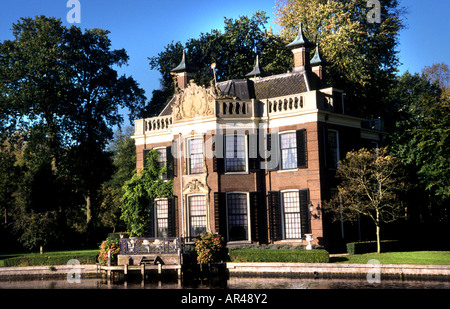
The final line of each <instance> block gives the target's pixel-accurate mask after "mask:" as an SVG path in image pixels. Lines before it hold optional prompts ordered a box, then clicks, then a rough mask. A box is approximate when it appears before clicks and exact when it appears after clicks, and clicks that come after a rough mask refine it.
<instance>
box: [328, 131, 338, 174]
mask: <svg viewBox="0 0 450 309" xmlns="http://www.w3.org/2000/svg"><path fill="white" fill-rule="evenodd" d="M327 135H328V136H327V137H328V153H327V155H328V158H327V161H328V162H327V163H328V166H329V167H331V168H337V167H338V163H339V160H340V158H339V133H338V131H335V130H328V134H327Z"/></svg>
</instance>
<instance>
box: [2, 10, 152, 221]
mask: <svg viewBox="0 0 450 309" xmlns="http://www.w3.org/2000/svg"><path fill="white" fill-rule="evenodd" d="M108 34H109V31H106V30H101V29H92V30H86V31H84V32H83V31H81V29H80V28H78V27H75V26H72V27H70V28H67V27H64V26H63V25H62V23H61V21H60V20H59V19H56V18H47V17H45V16H37V17H36V18H34V19H32V18H21V19H20V20H19V21H18V22H17V23H15V24H13V35H14V40H7V41H4V42H2V43H0V79H1V80H2V83H1V84H0V91H1V92H2V96H1V98H0V121H1V124H2V127H1V132H0V133H2V136H3V137H5V136H11V135H12V133H13V132H14V131H16V130H20V131H23V132H27V131H28V130H29V129H30V128H32V127H39V128H40V129H43V130H44V132H45V134H42V135H41V137H42V139H43V141H42V144H45V145H48V155H49V156H50V157H51V162H52V169H51V170H52V174H53V175H54V176H55V177H57V178H59V179H65V180H70V181H68V182H69V183H71V185H74V186H75V187H76V189H75V190H73V191H74V192H76V193H77V194H78V195H82V196H83V199H84V205H82V206H81V207H80V210H82V211H84V212H85V218H86V224H87V225H88V226H91V225H92V218H95V216H94V212H95V207H94V206H95V203H96V202H98V201H97V199H96V195H97V193H98V190H99V189H100V185H101V183H102V182H103V181H105V180H107V179H108V178H109V177H110V175H111V173H112V169H111V168H110V167H111V160H110V158H109V157H108V154H107V153H105V147H106V145H107V143H108V141H109V140H110V139H111V138H112V136H113V131H112V127H113V126H115V125H120V124H121V123H123V119H122V116H121V114H120V113H119V111H120V108H122V107H127V108H128V109H129V110H130V111H131V115H130V119H133V118H134V117H136V115H137V113H138V111H139V110H140V109H141V108H143V106H144V102H145V96H144V91H143V90H142V89H141V88H140V87H139V85H138V84H137V83H136V81H135V80H134V79H132V78H131V77H127V76H125V75H123V76H119V74H118V73H117V71H116V69H115V67H116V66H121V65H124V64H126V63H127V61H128V55H127V53H126V52H125V50H123V49H120V50H112V49H111V41H110V39H109V37H108ZM44 140H47V141H44ZM50 198H51V196H50Z"/></svg>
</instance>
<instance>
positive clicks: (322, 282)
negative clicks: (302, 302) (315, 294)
mask: <svg viewBox="0 0 450 309" xmlns="http://www.w3.org/2000/svg"><path fill="white" fill-rule="evenodd" d="M0 289H450V282H448V281H408V280H407V281H399V280H381V283H369V282H367V280H361V279H295V278H234V277H233V278H230V279H228V280H219V279H213V280H189V281H186V280H184V281H183V280H178V279H176V278H175V279H173V278H166V279H164V280H149V279H147V280H144V281H142V280H139V279H134V280H127V281H125V280H117V281H115V282H112V281H108V280H106V279H82V280H81V283H69V282H68V281H67V280H63V279H60V280H58V279H45V280H11V281H1V282H0Z"/></svg>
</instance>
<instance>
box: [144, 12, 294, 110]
mask: <svg viewBox="0 0 450 309" xmlns="http://www.w3.org/2000/svg"><path fill="white" fill-rule="evenodd" d="M268 19H269V18H268V17H267V16H266V13H265V12H261V11H257V12H255V13H254V14H253V15H252V16H251V17H248V16H240V17H239V18H238V19H232V18H224V31H223V32H221V31H219V30H214V29H213V30H211V31H210V32H207V33H201V34H200V37H199V38H196V39H195V38H192V39H189V40H188V41H187V42H186V43H185V44H182V43H181V42H172V43H170V44H168V45H167V46H166V47H165V48H164V50H163V51H162V52H160V53H159V54H158V55H157V56H153V57H149V63H150V68H151V69H154V70H158V71H159V72H160V73H161V90H157V91H154V92H153V98H157V100H154V99H153V98H152V100H151V101H150V103H149V105H148V106H147V108H146V111H145V112H144V113H143V116H145V117H148V116H154V115H156V114H158V113H159V112H160V110H161V109H162V108H163V107H164V105H165V103H166V101H167V99H168V98H169V97H170V96H171V95H172V94H173V91H174V84H173V77H172V76H171V75H170V71H171V70H172V69H173V68H175V67H176V66H177V65H178V64H179V63H180V60H181V57H182V54H183V49H187V53H186V59H187V61H188V62H189V63H190V65H192V66H194V67H196V68H197V71H196V73H195V75H194V80H195V82H196V83H197V84H199V85H209V83H210V81H211V80H213V78H214V77H213V72H212V69H211V64H212V63H216V76H217V80H218V81H219V82H220V81H224V80H228V79H240V78H244V77H245V75H246V74H247V73H249V72H250V71H251V70H252V69H253V66H254V64H255V60H256V56H257V55H259V59H260V64H261V66H262V68H263V70H264V71H265V72H266V73H267V74H269V75H271V74H279V73H283V72H286V70H289V69H291V68H292V64H293V62H292V61H293V60H292V53H291V51H290V50H289V49H287V48H286V44H287V43H288V42H287V41H286V40H285V39H283V38H281V37H280V36H278V35H275V34H274V33H273V32H272V29H270V28H269V29H268V28H267V23H268ZM158 103H159V104H158Z"/></svg>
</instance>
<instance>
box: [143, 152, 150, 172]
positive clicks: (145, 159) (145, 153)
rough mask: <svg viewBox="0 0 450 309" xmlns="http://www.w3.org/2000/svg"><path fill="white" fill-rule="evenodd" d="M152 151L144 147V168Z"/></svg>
mask: <svg viewBox="0 0 450 309" xmlns="http://www.w3.org/2000/svg"><path fill="white" fill-rule="evenodd" d="M150 151H151V149H144V151H143V158H142V159H143V163H142V166H143V167H144V168H145V166H146V165H147V157H148V155H149V153H150Z"/></svg>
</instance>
